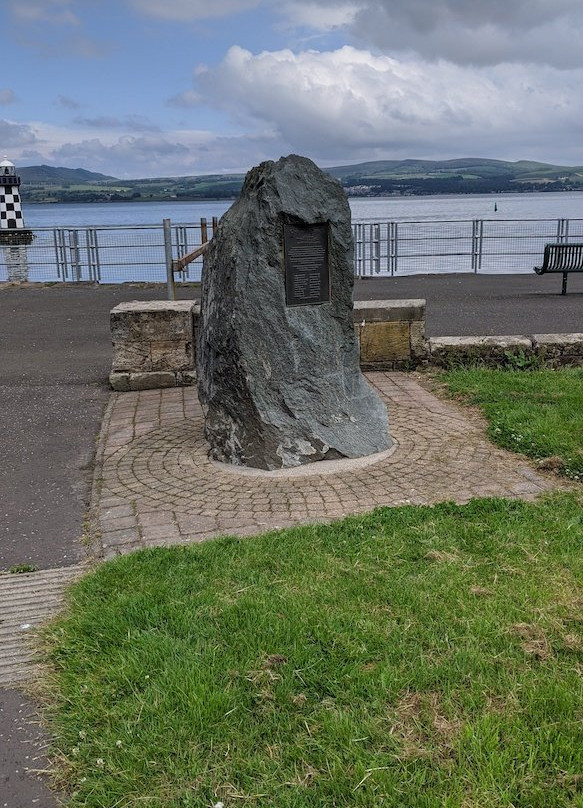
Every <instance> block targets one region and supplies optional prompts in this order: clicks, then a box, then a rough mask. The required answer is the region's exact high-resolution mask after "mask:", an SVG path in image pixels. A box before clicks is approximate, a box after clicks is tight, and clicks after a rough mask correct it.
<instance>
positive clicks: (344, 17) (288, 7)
mask: <svg viewBox="0 0 583 808" xmlns="http://www.w3.org/2000/svg"><path fill="white" fill-rule="evenodd" d="M278 10H279V11H280V13H282V14H283V15H284V16H285V17H286V18H287V20H288V22H289V23H290V24H291V25H293V26H302V27H306V28H312V29H313V30H314V31H330V30H333V29H334V28H342V27H345V26H347V25H349V24H350V23H351V22H353V20H354V18H355V16H356V14H357V12H358V10H359V7H358V6H357V5H356V4H355V3H341V2H340V3H337V2H334V1H333V0H332V2H331V3H330V4H329V5H328V4H325V3H321V4H315V3H313V2H299V3H298V2H288V3H285V4H283V5H282V6H278Z"/></svg>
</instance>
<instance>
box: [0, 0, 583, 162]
mask: <svg viewBox="0 0 583 808" xmlns="http://www.w3.org/2000/svg"><path fill="white" fill-rule="evenodd" d="M0 36H1V37H2V57H1V58H2V70H1V71H0V152H2V155H0V156H3V155H4V154H7V155H8V156H9V158H10V159H12V160H13V161H14V162H15V163H16V164H17V165H32V164H38V163H47V164H49V165H61V166H68V167H72V168H73V167H83V168H87V169H89V170H92V171H99V172H102V173H105V174H110V175H113V176H117V177H149V176H175V175H183V174H208V173H222V172H243V171H246V170H247V169H249V168H250V167H251V166H252V165H255V164H257V163H258V162H260V161H261V160H264V159H277V158H278V157H279V156H281V155H282V154H288V153H290V152H296V153H300V154H305V155H307V156H309V157H311V158H312V159H314V160H315V161H316V162H318V163H319V164H320V165H323V166H325V165H335V164H345V163H352V162H361V161H364V160H375V159H404V158H408V157H415V158H427V159H442V158H443V159H445V158H452V157H463V156H480V157H493V158H500V159H507V160H518V159H531V160H540V161H543V162H552V163H557V164H564V165H583V90H582V89H581V88H582V87H583V2H581V0H489V1H488V2H485V1H484V0H337V1H336V2H333V1H332V0H302V2H296V1H295V0H0Z"/></svg>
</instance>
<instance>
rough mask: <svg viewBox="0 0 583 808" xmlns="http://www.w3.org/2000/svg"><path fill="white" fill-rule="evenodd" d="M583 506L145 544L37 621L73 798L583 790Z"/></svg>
mask: <svg viewBox="0 0 583 808" xmlns="http://www.w3.org/2000/svg"><path fill="white" fill-rule="evenodd" d="M582 545H583V509H582V508H581V502H580V500H578V499H577V497H576V495H575V494H560V495H555V496H553V497H551V498H548V499H543V500H540V501H539V502H537V503H535V504H532V503H530V504H529V503H524V502H510V501H505V500H496V499H490V500H474V501H472V502H471V503H469V504H468V505H465V506H457V505H454V504H449V503H446V504H442V505H438V506H435V507H402V508H394V509H379V510H377V511H375V512H374V513H372V514H369V515H366V516H364V517H358V518H357V517H353V518H349V519H346V520H344V521H342V522H340V523H336V524H333V525H329V526H321V525H320V526H309V527H304V528H298V529H294V530H288V531H285V532H280V533H269V534H265V535H263V536H260V537H257V538H253V539H242V540H236V539H232V538H226V539H220V540H217V541H213V542H208V543H205V544H203V545H197V546H191V547H187V548H183V547H180V548H178V547H177V548H170V549H161V548H160V549H155V550H149V551H144V552H140V553H136V554H132V555H129V556H126V557H123V558H120V559H118V560H116V561H114V562H110V563H108V564H105V565H103V566H101V567H100V568H98V569H97V570H96V571H95V572H93V573H92V574H90V575H89V576H87V577H86V578H84V579H83V580H81V581H80V582H79V583H77V584H76V585H75V586H74V588H73V590H72V595H71V602H70V609H69V611H68V613H67V615H66V616H65V617H63V618H61V619H60V620H59V621H58V622H57V623H55V624H54V625H53V626H52V627H51V629H50V631H49V634H48V637H47V643H48V647H49V649H50V660H51V663H52V666H53V669H54V671H55V672H54V676H53V678H52V692H51V700H52V711H51V722H52V729H53V731H54V737H55V739H56V741H55V743H56V747H57V752H56V758H57V766H58V769H59V771H60V782H59V783H58V784H59V785H60V786H62V787H65V788H66V789H67V791H68V792H69V794H71V800H70V806H71V808H79V807H80V806H84V808H97V807H98V806H99V808H129V807H130V806H131V807H132V808H133V807H134V806H136V808H137V806H147V807H148V808H193V807H194V806H196V808H198V807H199V806H200V808H206V807H207V806H209V807H210V806H213V805H215V804H216V803H217V802H223V803H224V806H225V808H232V807H233V806H261V808H328V807H329V806H330V807H336V808H340V807H341V806H360V807H363V806H367V808H377V806H382V807H383V808H385V807H386V808H389V807H391V808H392V807H394V808H397V807H398V808H454V807H455V808H493V807H494V806H499V807H500V808H502V807H504V808H510V806H514V808H550V806H552V808H567V806H569V807H570V808H572V807H573V806H583V778H582V776H581V775H582V774H583V721H582V719H583V687H582V683H583V678H582V677H583V653H582V649H583V625H582V621H583V611H582V605H583V588H582V583H583V554H582V553H581V550H582Z"/></svg>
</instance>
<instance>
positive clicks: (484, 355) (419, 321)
mask: <svg viewBox="0 0 583 808" xmlns="http://www.w3.org/2000/svg"><path fill="white" fill-rule="evenodd" d="M199 314H200V306H199V304H198V303H196V302H195V301H186V300H184V301H167V300H158V301H150V302H143V301H132V302H129V303H120V304H119V305H118V306H116V307H115V308H114V309H113V310H112V312H111V335H112V342H113V363H112V369H111V374H110V377H109V381H110V384H111V386H112V387H113V389H114V390H117V391H118V392H127V391H130V390H149V389H159V388H163V387H185V386H190V385H193V384H196V359H195V346H196V337H197V329H198V318H199ZM353 319H354V328H355V331H356V333H357V335H358V339H359V341H360V364H361V367H362V368H363V370H381V371H386V370H410V369H412V368H415V367H419V366H430V365H433V366H436V367H451V366H452V365H455V364H463V363H471V362H480V363H481V364H484V365H492V366H500V365H508V366H511V367H517V368H518V367H531V366H533V365H535V364H537V365H538V364H540V365H546V366H549V367H558V366H561V365H573V366H576V367H583V333H581V334H534V335H531V336H521V335H511V336H476V337H432V338H431V339H426V338H425V300H358V301H355V303H354V312H353Z"/></svg>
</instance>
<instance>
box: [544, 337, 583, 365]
mask: <svg viewBox="0 0 583 808" xmlns="http://www.w3.org/2000/svg"><path fill="white" fill-rule="evenodd" d="M532 341H533V345H534V349H535V352H536V354H537V356H539V357H540V358H541V359H542V360H543V361H545V362H547V363H549V364H550V365H577V366H582V365H583V334H534V335H533V338H532Z"/></svg>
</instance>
